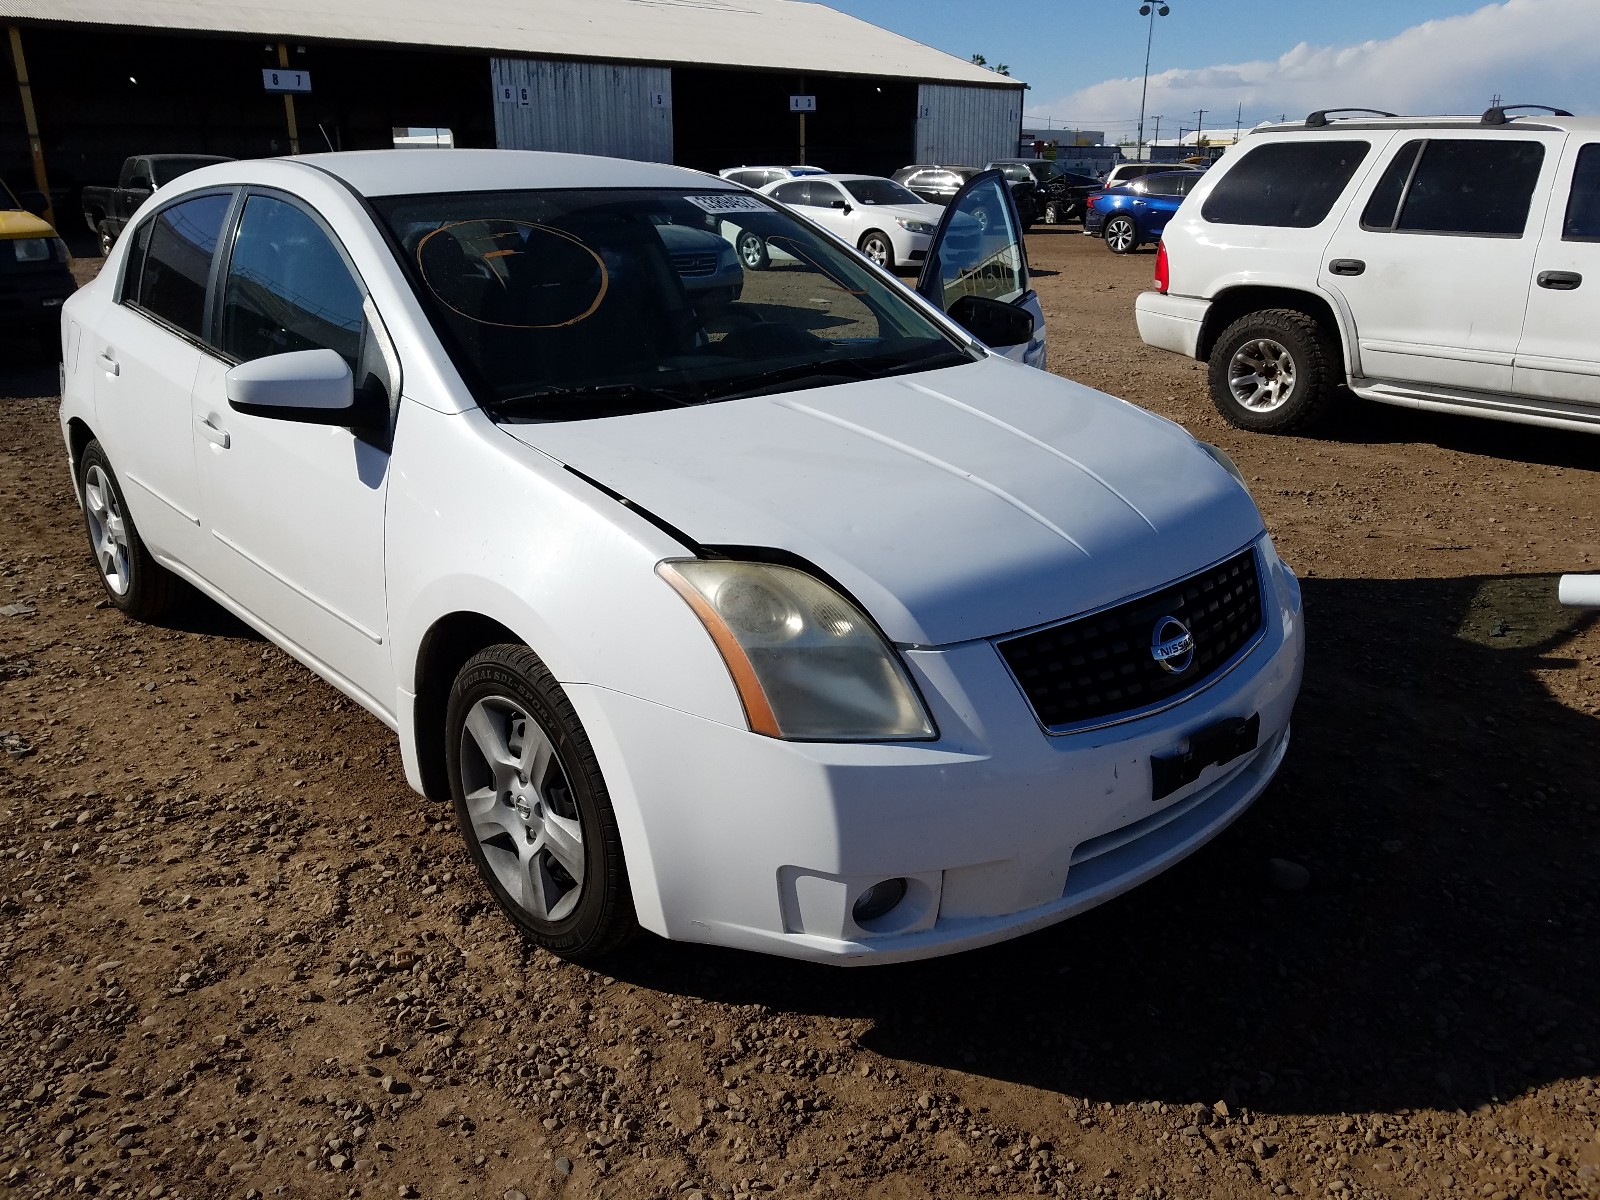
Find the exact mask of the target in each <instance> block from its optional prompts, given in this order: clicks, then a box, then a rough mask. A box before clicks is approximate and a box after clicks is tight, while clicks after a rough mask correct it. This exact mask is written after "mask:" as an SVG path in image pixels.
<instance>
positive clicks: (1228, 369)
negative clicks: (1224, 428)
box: [1207, 308, 1341, 433]
mask: <svg viewBox="0 0 1600 1200" xmlns="http://www.w3.org/2000/svg"><path fill="white" fill-rule="evenodd" d="M1340 377H1341V372H1340V370H1339V366H1338V356H1337V350H1336V348H1335V346H1334V345H1333V344H1332V342H1331V341H1330V339H1329V338H1328V335H1327V333H1326V331H1325V330H1324V329H1323V328H1322V326H1321V325H1319V324H1317V322H1316V321H1314V320H1313V319H1312V318H1310V317H1308V316H1307V315H1306V314H1305V313H1303V312H1298V311H1296V310H1295V309H1292V308H1268V309H1262V310H1261V311H1259V312H1253V313H1247V314H1245V315H1244V316H1242V317H1240V318H1239V319H1238V320H1237V321H1235V322H1234V323H1233V324H1231V325H1229V326H1228V327H1227V329H1225V330H1223V332H1222V336H1221V337H1219V338H1218V339H1217V342H1216V345H1214V346H1213V347H1212V348H1211V359H1210V370H1209V372H1208V374H1207V382H1208V383H1209V385H1210V389H1211V402H1212V403H1213V404H1215V405H1216V407H1217V411H1218V412H1220V413H1221V414H1222V415H1223V417H1224V418H1226V419H1227V421H1228V423H1229V424H1231V425H1237V426H1238V427H1239V428H1240V429H1249V430H1253V431H1255V432H1257V433H1298V432H1300V431H1301V430H1304V429H1307V428H1309V427H1311V426H1312V425H1314V424H1315V423H1316V422H1317V421H1318V420H1320V419H1321V418H1322V417H1323V415H1324V414H1325V413H1326V412H1327V410H1328V407H1329V405H1330V404H1331V403H1332V400H1333V392H1334V389H1335V388H1336V387H1337V386H1338V384H1339V382H1340Z"/></svg>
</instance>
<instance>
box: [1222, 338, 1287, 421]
mask: <svg viewBox="0 0 1600 1200" xmlns="http://www.w3.org/2000/svg"><path fill="white" fill-rule="evenodd" d="M1294 385H1295V370H1294V356H1293V355H1291V354H1290V353H1289V349H1288V347H1286V346H1285V345H1284V344H1283V343H1282V342H1279V341H1274V340H1273V339H1272V338H1251V339H1250V340H1249V341H1247V342H1245V343H1244V344H1243V345H1241V346H1240V347H1239V348H1238V349H1237V350H1235V351H1234V352H1233V358H1232V359H1230V360H1229V362H1228V388H1229V390H1230V391H1231V392H1232V393H1233V398H1234V399H1235V400H1237V401H1238V402H1239V403H1240V404H1241V405H1243V406H1244V407H1245V408H1248V409H1249V410H1250V411H1251V412H1261V413H1265V412H1272V411H1273V410H1275V409H1278V408H1282V407H1283V406H1284V405H1285V404H1287V403H1288V402H1289V398H1290V397H1291V396H1293V395H1294Z"/></svg>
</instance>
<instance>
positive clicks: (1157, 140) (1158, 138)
mask: <svg viewBox="0 0 1600 1200" xmlns="http://www.w3.org/2000/svg"><path fill="white" fill-rule="evenodd" d="M1160 144H1161V118H1160V116H1157V117H1156V135H1155V137H1153V138H1151V139H1150V154H1151V155H1152V157H1153V156H1154V155H1155V152H1156V151H1155V148H1156V147H1157V146H1158V145H1160Z"/></svg>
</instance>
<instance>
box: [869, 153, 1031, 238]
mask: <svg viewBox="0 0 1600 1200" xmlns="http://www.w3.org/2000/svg"><path fill="white" fill-rule="evenodd" d="M984 170H985V168H982V167H960V166H949V165H946V164H942V163H914V164H912V165H911V166H909V167H901V168H900V169H899V170H898V171H896V172H895V173H894V174H893V175H891V176H889V178H890V179H893V180H894V181H895V182H896V183H898V184H900V185H901V186H902V187H904V188H906V189H907V190H908V191H912V192H915V193H916V194H917V198H918V199H919V200H926V201H927V202H928V203H929V204H949V203H950V199H951V197H953V196H954V195H955V194H956V193H957V192H959V191H960V190H961V189H962V188H963V187H965V186H966V184H967V181H968V180H969V179H971V178H972V177H973V176H974V175H980V174H982V173H983V171H984ZM1006 183H1007V184H1008V185H1009V186H1010V188H1011V199H1012V200H1013V201H1015V202H1016V205H1017V216H1018V218H1019V219H1020V220H1021V221H1022V227H1023V228H1024V229H1026V228H1028V226H1030V225H1032V224H1033V223H1034V222H1035V221H1037V220H1038V219H1039V217H1040V215H1041V213H1042V211H1043V208H1044V205H1043V203H1042V198H1041V196H1040V194H1039V188H1038V186H1037V185H1036V184H1035V183H1033V181H1032V177H1031V176H1030V177H1029V178H1028V179H1027V180H1016V179H1012V178H1010V177H1007V179H1006Z"/></svg>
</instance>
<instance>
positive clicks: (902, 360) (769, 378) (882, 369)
mask: <svg viewBox="0 0 1600 1200" xmlns="http://www.w3.org/2000/svg"><path fill="white" fill-rule="evenodd" d="M971 361H972V360H971V359H970V358H968V357H967V356H966V355H965V354H962V353H961V352H960V351H959V350H948V351H944V352H941V353H935V354H925V355H923V356H921V357H920V358H907V357H906V356H905V355H904V354H872V355H858V356H855V357H850V356H845V357H840V358H825V359H819V360H817V361H816V362H807V363H795V364H793V365H792V366H787V367H776V368H774V369H772V370H770V371H755V372H752V373H751V374H749V375H736V376H734V377H733V378H731V379H724V380H718V381H717V383H716V385H714V387H713V388H712V389H710V390H708V391H707V393H706V399H708V400H738V399H742V398H743V397H745V396H759V395H762V394H764V393H766V392H768V391H770V390H772V389H774V388H777V387H780V386H782V385H784V384H794V383H799V384H803V385H804V386H806V387H826V386H828V385H829V384H832V383H840V382H843V383H849V382H852V381H854V380H860V379H883V378H886V377H888V376H890V375H905V374H909V373H911V372H913V371H931V370H935V369H937V368H939V367H953V366H956V365H957V364H959V363H964V362H971Z"/></svg>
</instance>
